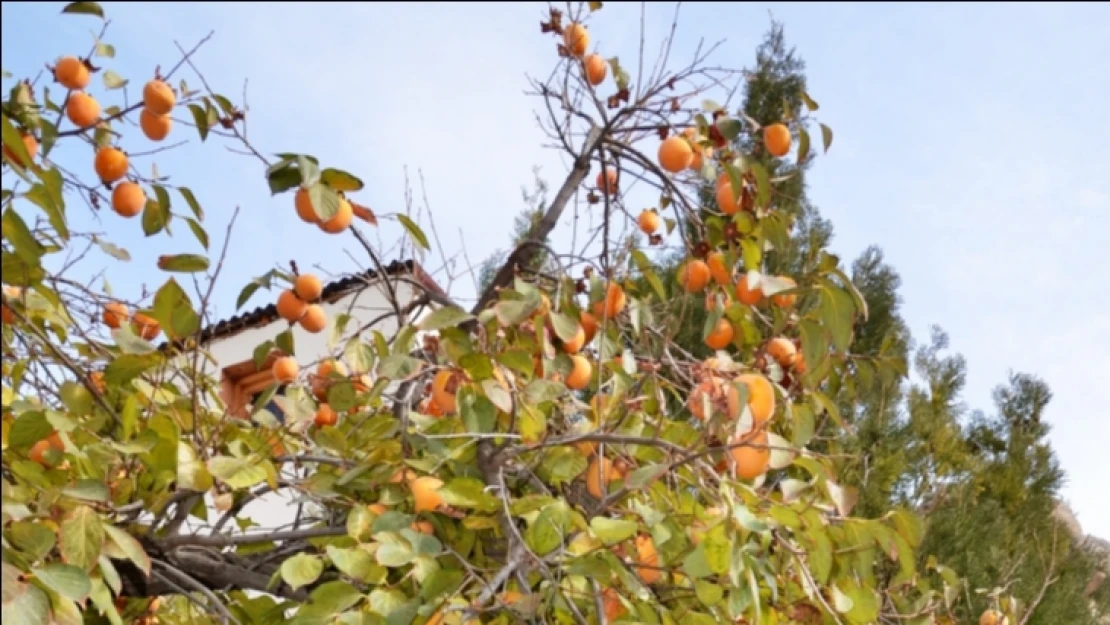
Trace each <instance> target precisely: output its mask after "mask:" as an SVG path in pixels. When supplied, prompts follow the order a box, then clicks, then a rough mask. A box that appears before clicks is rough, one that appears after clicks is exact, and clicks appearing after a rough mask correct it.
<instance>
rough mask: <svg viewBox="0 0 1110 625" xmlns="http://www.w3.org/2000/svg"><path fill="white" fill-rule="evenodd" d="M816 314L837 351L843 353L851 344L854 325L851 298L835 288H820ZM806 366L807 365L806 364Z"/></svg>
mask: <svg viewBox="0 0 1110 625" xmlns="http://www.w3.org/2000/svg"><path fill="white" fill-rule="evenodd" d="M819 293H820V302H819V304H818V312H819V314H820V315H821V321H823V322H824V324H825V327H826V328H828V329H829V333H830V334H831V335H832V341H833V345H834V346H836V349H837V351H840V352H845V351H847V350H848V348H849V347H850V346H851V344H852V325H853V323H854V319H853V316H854V315H853V314H852V313H853V310H854V304H853V303H852V298H851V297H850V296H849V295H848V294H847V293H845V292H844V291H842V290H841V289H839V288H836V287H835V286H831V285H830V286H822V287H821V289H820V291H819ZM807 364H808V363H807Z"/></svg>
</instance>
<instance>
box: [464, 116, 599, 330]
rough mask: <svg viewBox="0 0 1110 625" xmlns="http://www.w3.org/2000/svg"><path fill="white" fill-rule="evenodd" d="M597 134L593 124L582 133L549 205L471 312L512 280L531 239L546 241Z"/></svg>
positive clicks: (579, 177) (573, 190)
mask: <svg viewBox="0 0 1110 625" xmlns="http://www.w3.org/2000/svg"><path fill="white" fill-rule="evenodd" d="M601 135H602V131H601V129H600V128H598V127H596V126H595V127H593V128H591V129H590V133H589V134H588V135H587V136H586V141H585V143H584V144H583V146H582V151H581V152H580V153H579V154H578V158H576V159H575V160H574V166H573V167H571V170H570V173H568V174H567V177H566V180H564V181H563V185H562V186H561V187H559V192H558V193H556V194H555V197H554V199H552V200H551V206H549V207H548V209H547V212H546V213H544V215H543V217H542V218H541V219H539V220H538V221H537V222H536V223H535V224H533V226H532V228H531V229H530V230H529V231H528V234H527V235H526V236H525V237H524V240H523V241H522V242H521V243H520V245H518V246H516V249H514V250H513V251H512V253H510V254H509V257H508V258H506V259H505V262H504V263H503V264H502V265H501V268H500V269H499V270H497V273H496V274H494V277H493V280H491V281H490V283H489V284H488V285H487V286H486V288H485V290H484V291H482V294H481V296H480V297H479V298H478V303H476V304H475V305H474V308H473V309H472V310H471V311H470V312H471V313H472V314H475V315H476V314H478V313H479V312H481V311H482V309H484V308H485V307H486V306H487V305H488V304H489V303H490V301H492V300H493V298H494V297H495V296H496V294H497V290H498V289H499V288H503V287H505V286H508V285H509V284H510V283H511V282H512V279H513V275H514V273H515V268H516V266H517V265H518V264H520V263H521V262H522V261H523V260H524V258H525V254H526V253H527V251H528V249H529V248H530V247H532V241H546V240H547V236H548V235H549V234H551V231H552V230H554V229H555V226H556V225H557V224H558V223H559V218H560V217H562V215H563V210H565V209H566V207H567V204H568V203H569V202H570V200H571V198H572V197H574V194H575V193H576V192H577V191H578V187H579V186H580V185H581V184H582V181H583V180H585V179H586V174H587V173H589V171H590V154H591V153H592V152H593V151H594V149H595V147H596V146H597V144H598V143H599V142H600V141H601Z"/></svg>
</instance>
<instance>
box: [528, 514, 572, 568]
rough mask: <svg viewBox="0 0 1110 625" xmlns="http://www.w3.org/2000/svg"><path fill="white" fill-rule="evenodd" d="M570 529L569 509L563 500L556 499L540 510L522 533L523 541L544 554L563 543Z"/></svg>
mask: <svg viewBox="0 0 1110 625" xmlns="http://www.w3.org/2000/svg"><path fill="white" fill-rule="evenodd" d="M569 529H570V511H569V509H568V508H567V504H566V502H564V501H556V502H555V503H552V504H549V505H548V506H546V507H544V508H543V510H541V511H540V514H539V516H537V517H536V520H535V521H533V522H532V524H531V525H529V526H528V529H527V530H526V531H525V533H524V542H526V543H527V544H528V546H529V547H531V548H532V551H534V552H536V555H539V556H545V555H547V554H549V553H551V552H552V551H554V550H555V549H557V548H558V547H559V545H561V544H562V543H563V538H564V537H565V536H566V534H567V531H568V530H569Z"/></svg>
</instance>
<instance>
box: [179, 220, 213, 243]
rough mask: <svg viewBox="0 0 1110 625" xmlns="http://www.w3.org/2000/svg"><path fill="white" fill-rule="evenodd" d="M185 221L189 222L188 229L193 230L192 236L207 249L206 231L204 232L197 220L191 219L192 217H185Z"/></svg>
mask: <svg viewBox="0 0 1110 625" xmlns="http://www.w3.org/2000/svg"><path fill="white" fill-rule="evenodd" d="M185 221H186V223H188V224H189V229H190V230H192V231H193V236H194V237H196V238H197V241H200V244H201V245H202V246H204V249H206V250H207V249H208V233H207V232H205V231H204V228H202V227H201V225H200V223H198V222H197V220H195V219H193V218H192V217H186V218H185Z"/></svg>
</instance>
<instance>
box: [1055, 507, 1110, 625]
mask: <svg viewBox="0 0 1110 625" xmlns="http://www.w3.org/2000/svg"><path fill="white" fill-rule="evenodd" d="M1054 513H1055V515H1056V518H1057V519H1059V520H1060V522H1061V523H1062V524H1063V525H1064V526H1065V527H1066V528H1068V532H1070V533H1071V535H1072V536H1073V537H1074V538H1075V540H1076V542H1078V543H1079V544H1081V545H1082V546H1083V547H1084V548H1086V549H1088V550H1089V551H1091V552H1092V553H1095V554H1098V555H1099V556H1100V557H1101V560H1102V570H1101V571H1098V572H1096V573H1095V574H1094V575H1092V576H1091V580H1090V581H1089V582H1088V583H1087V588H1086V590H1085V594H1086V595H1087V596H1088V597H1090V596H1091V595H1093V594H1094V593H1095V592H1096V591H1098V589H1099V588H1101V587H1102V585H1103V584H1105V583H1106V579H1107V577H1108V576H1110V541H1108V540H1106V539H1105V538H1099V537H1098V536H1092V535H1090V534H1084V533H1083V526H1081V525H1080V524H1079V519H1077V518H1075V513H1074V512H1073V511H1072V509H1071V507H1069V506H1068V504H1066V503H1064V502H1062V501H1061V502H1059V503H1057V504H1056V510H1055V511H1054ZM1092 605H1093V604H1092ZM1092 609H1094V608H1092ZM1102 622H1103V623H1107V624H1110V618H1107V619H1103V621H1102Z"/></svg>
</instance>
